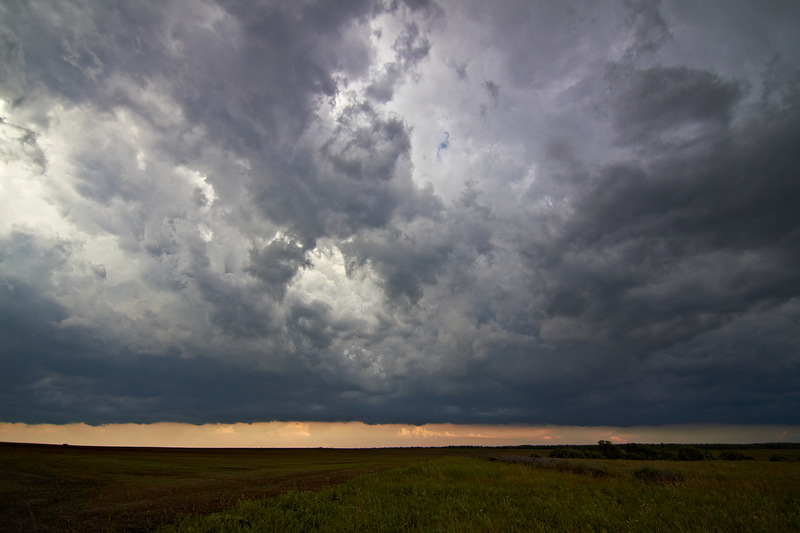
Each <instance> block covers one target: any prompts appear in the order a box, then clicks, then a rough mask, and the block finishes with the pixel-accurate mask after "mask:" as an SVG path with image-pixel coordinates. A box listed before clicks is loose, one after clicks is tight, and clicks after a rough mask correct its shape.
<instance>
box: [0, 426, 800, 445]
mask: <svg viewBox="0 0 800 533" xmlns="http://www.w3.org/2000/svg"><path fill="white" fill-rule="evenodd" d="M598 440H610V441H611V442H614V443H625V442H642V443H644V442H656V443H657V442H682V443H690V442H725V443H751V442H798V441H800V426H775V425H761V426H734V425H672V426H638V427H627V428H620V427H612V426H491V425H459V424H426V425H423V426H415V425H410V424H376V425H369V424H364V423H362V422H257V423H236V424H204V425H192V424H182V423H171V422H160V423H155V424H109V425H103V426H90V425H87V424H66V425H55V424H34V425H29V424H22V423H0V441H2V442H28V443H41V444H71V445H88V446H148V447H149V446H153V447H190V448H317V447H326V448H378V447H411V446H459V445H467V446H514V445H522V444H533V445H536V444H540V445H556V444H594V443H596V442H597V441H598Z"/></svg>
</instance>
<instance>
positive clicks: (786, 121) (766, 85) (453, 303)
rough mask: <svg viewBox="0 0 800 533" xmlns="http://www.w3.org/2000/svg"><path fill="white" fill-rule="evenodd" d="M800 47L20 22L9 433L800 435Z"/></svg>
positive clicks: (660, 5) (356, 24)
mask: <svg viewBox="0 0 800 533" xmlns="http://www.w3.org/2000/svg"><path fill="white" fill-rule="evenodd" d="M720 11H724V12H725V17H720V16H718V14H719V12H720ZM798 23H800V8H798V6H797V5H795V3H792V2H782V3H773V4H771V5H770V8H769V9H766V8H764V7H759V6H758V5H757V4H755V3H736V4H730V3H728V2H725V3H723V2H719V3H717V2H706V3H703V4H702V5H698V4H697V3H690V2H682V1H677V0H676V1H664V2H657V1H619V2H610V3H603V4H599V3H596V2H583V1H574V2H573V1H571V2H560V1H558V2H557V1H541V2H528V1H515V0H504V1H501V2H495V3H491V4H489V3H486V2H480V1H470V2H449V1H441V2H419V1H414V2H411V1H405V2H399V1H392V2H388V1H385V2H384V1H380V0H353V1H346V2H342V1H323V0H316V1H311V2H268V3H253V2H244V1H242V2H239V1H212V0H208V1H203V0H181V1H180V2H174V3H169V4H165V5H160V4H147V3H131V4H129V3H122V4H119V5H117V4H115V3H97V4H86V3H82V2H59V3H52V2H36V1H33V2H11V3H4V4H3V5H2V6H0V157H2V164H0V421H3V422H24V423H59V424H63V423H70V422H84V423H89V424H105V423H114V422H132V423H149V422H191V423H197V424H202V423H236V422H257V421H271V420H306V421H327V422H333V421H360V422H365V423H369V424H374V423H400V424H424V423H472V424H547V423H550V424H565V425H617V426H627V425H635V424H646V425H659V424H688V423H693V424H695V423H714V424H796V423H797V422H798V418H797V413H798V412H800V396H798V393H797V391H798V390H800V349H799V348H798V346H800V327H798V322H799V321H800V210H798V208H797V205H796V204H797V202H798V199H800V152H798V150H797V146H800V37H798V34H797V31H796V28H797V27H798Z"/></svg>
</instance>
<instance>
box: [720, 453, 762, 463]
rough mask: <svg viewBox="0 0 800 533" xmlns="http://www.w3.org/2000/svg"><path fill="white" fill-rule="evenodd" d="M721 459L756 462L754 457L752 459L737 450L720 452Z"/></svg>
mask: <svg viewBox="0 0 800 533" xmlns="http://www.w3.org/2000/svg"><path fill="white" fill-rule="evenodd" d="M719 458H720V459H722V460H723V461H755V458H754V457H750V456H749V455H745V454H743V453H742V452H739V451H735V450H725V451H724V452H720V454H719Z"/></svg>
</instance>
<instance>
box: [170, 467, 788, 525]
mask: <svg viewBox="0 0 800 533" xmlns="http://www.w3.org/2000/svg"><path fill="white" fill-rule="evenodd" d="M599 472H602V473H599ZM637 472H639V474H637ZM642 472H643V473H642ZM799 513H800V465H799V464H798V463H770V462H754V461H736V462H733V461H731V462H720V461H716V462H710V461H705V462H696V463H680V462H674V461H669V462H662V461H653V462H649V463H642V462H641V461H580V460H576V461H569V462H566V463H564V462H558V463H556V462H550V461H539V462H536V463H533V462H505V461H487V460H483V459H479V458H471V457H445V458H440V459H434V460H432V461H428V462H424V463H418V464H412V465H409V466H406V467H403V468H399V469H395V470H390V471H384V472H380V473H375V474H370V475H365V476H360V477H358V478H355V479H352V480H350V481H347V482H345V483H343V484H340V485H337V486H333V487H329V488H326V489H323V490H320V491H317V492H304V491H297V490H293V491H290V492H288V493H285V494H282V495H279V496H277V497H275V498H269V499H266V500H261V501H242V502H241V503H240V504H239V505H237V506H235V507H233V508H231V509H229V510H227V511H224V512H220V513H214V514H211V515H205V516H201V515H192V516H185V517H183V518H182V519H180V520H179V521H178V522H176V523H175V524H173V525H170V526H165V527H163V528H162V529H160V530H159V531H161V532H162V533H166V532H188V531H192V532H202V531H287V532H289V531H387V532H388V531H665V532H675V531H720V532H722V531H725V532H729V531H769V532H774V531H800V514H799Z"/></svg>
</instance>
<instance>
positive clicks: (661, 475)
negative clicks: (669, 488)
mask: <svg viewBox="0 0 800 533" xmlns="http://www.w3.org/2000/svg"><path fill="white" fill-rule="evenodd" d="M633 477H635V478H636V479H638V480H639V481H644V482H645V483H655V484H657V485H674V484H675V483H680V482H681V481H683V475H681V474H680V473H679V472H673V471H672V470H667V469H664V468H655V467H653V466H650V465H647V466H641V467H639V468H637V469H636V470H634V471H633Z"/></svg>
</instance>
